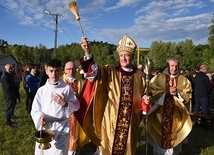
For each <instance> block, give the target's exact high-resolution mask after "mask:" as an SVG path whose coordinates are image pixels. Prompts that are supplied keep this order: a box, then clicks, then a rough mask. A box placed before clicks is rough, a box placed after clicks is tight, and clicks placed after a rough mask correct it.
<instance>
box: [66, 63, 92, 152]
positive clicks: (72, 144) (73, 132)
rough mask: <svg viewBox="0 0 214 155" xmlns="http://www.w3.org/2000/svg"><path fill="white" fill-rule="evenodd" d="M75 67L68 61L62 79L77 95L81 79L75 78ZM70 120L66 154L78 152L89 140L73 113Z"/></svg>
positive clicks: (80, 86)
mask: <svg viewBox="0 0 214 155" xmlns="http://www.w3.org/2000/svg"><path fill="white" fill-rule="evenodd" d="M76 74H77V67H76V66H75V63H74V62H72V61H69V62H67V63H66V64H65V67H64V75H63V80H64V81H65V83H66V84H67V85H69V86H71V87H72V88H73V90H74V92H75V94H76V95H77V97H78V94H79V93H80V91H81V89H82V85H83V81H82V80H81V79H77V78H76ZM69 122H70V139H69V149H68V155H73V154H78V153H79V152H80V148H81V147H82V146H83V145H84V144H86V143H88V142H89V139H88V138H87V136H86V135H85V133H84V132H83V130H82V128H81V127H80V125H79V123H78V121H77V120H76V118H75V116H74V115H71V116H70V118H69Z"/></svg>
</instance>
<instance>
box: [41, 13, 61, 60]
mask: <svg viewBox="0 0 214 155" xmlns="http://www.w3.org/2000/svg"><path fill="white" fill-rule="evenodd" d="M45 13H46V14H47V15H52V16H54V21H55V30H54V32H55V35H54V52H53V55H54V58H55V57H56V52H57V32H58V18H59V16H62V15H61V14H58V13H57V14H54V13H50V12H49V11H45Z"/></svg>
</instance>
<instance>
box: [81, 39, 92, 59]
mask: <svg viewBox="0 0 214 155" xmlns="http://www.w3.org/2000/svg"><path fill="white" fill-rule="evenodd" d="M81 47H82V49H83V50H84V51H85V56H87V55H89V54H90V53H91V52H90V41H89V40H88V38H87V37H82V38H81Z"/></svg>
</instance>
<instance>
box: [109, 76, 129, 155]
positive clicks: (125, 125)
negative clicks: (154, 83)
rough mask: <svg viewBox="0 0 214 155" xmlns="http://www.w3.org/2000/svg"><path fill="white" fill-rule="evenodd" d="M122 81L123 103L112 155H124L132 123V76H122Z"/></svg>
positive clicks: (119, 111) (118, 118)
mask: <svg viewBox="0 0 214 155" xmlns="http://www.w3.org/2000/svg"><path fill="white" fill-rule="evenodd" d="M121 81H122V83H121V99H120V100H121V102H120V106H119V109H118V117H117V125H116V132H115V138H114V145H113V148H112V155H124V153H125V151H126V150H125V149H126V144H127V139H128V132H129V126H130V121H131V112H132V92H133V84H132V82H133V80H132V76H122V78H121Z"/></svg>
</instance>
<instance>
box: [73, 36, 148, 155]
mask: <svg viewBox="0 0 214 155" xmlns="http://www.w3.org/2000/svg"><path fill="white" fill-rule="evenodd" d="M81 46H82V48H83V50H84V51H85V56H84V57H83V58H82V59H81V60H80V62H81V66H82V69H83V71H84V76H85V78H86V79H87V80H86V83H85V85H84V87H83V89H82V90H83V91H82V92H81V94H80V103H81V108H80V110H79V111H78V112H77V113H75V115H76V117H77V119H78V121H79V122H80V124H81V125H82V126H83V130H84V131H85V133H86V134H87V136H88V137H89V139H91V140H92V142H93V143H94V144H95V145H96V146H98V148H99V150H97V152H96V153H97V154H102V155H110V154H111V155H135V153H136V144H137V139H138V136H139V135H140V130H139V129H140V128H139V126H140V122H141V119H142V111H141V100H142V96H143V95H144V93H145V74H144V73H143V72H141V71H140V70H138V69H137V68H136V67H135V66H133V65H132V61H133V59H134V52H135V49H136V44H135V42H134V41H133V40H132V39H131V38H130V37H128V36H126V35H124V36H123V37H122V38H121V39H120V40H119V42H118V45H117V52H118V55H119V62H120V64H118V65H117V66H110V65H106V66H100V65H98V64H97V63H96V62H95V60H94V58H93V56H92V53H91V51H90V42H89V40H88V39H87V38H86V37H82V42H81ZM99 151H100V152H99ZM96 153H95V154H96Z"/></svg>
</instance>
